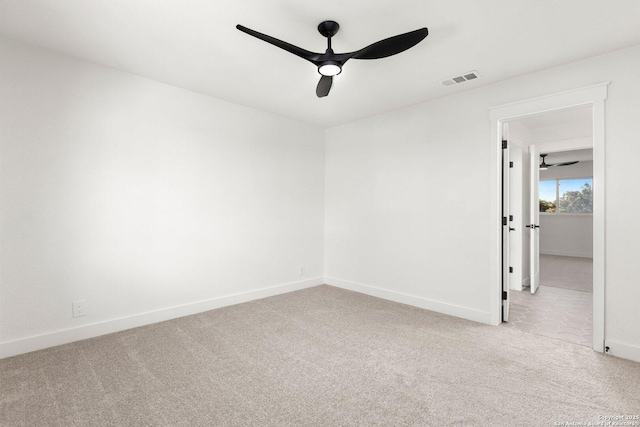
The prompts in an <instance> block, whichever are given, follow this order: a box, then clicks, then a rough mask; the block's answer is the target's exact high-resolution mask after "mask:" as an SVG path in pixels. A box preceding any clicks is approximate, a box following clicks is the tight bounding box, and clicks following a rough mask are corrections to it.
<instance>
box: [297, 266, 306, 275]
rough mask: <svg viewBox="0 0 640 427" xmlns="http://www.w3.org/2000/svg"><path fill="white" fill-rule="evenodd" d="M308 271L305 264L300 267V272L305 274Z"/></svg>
mask: <svg viewBox="0 0 640 427" xmlns="http://www.w3.org/2000/svg"><path fill="white" fill-rule="evenodd" d="M306 273H307V268H306V267H305V266H304V265H301V266H300V267H298V274H299V275H300V276H304V275H305V274H306Z"/></svg>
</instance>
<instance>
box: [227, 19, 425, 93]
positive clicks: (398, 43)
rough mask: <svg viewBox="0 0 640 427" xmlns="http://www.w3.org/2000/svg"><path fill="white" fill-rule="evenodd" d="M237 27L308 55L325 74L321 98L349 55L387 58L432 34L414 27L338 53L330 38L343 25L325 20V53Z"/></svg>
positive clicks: (304, 56)
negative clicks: (355, 48)
mask: <svg viewBox="0 0 640 427" xmlns="http://www.w3.org/2000/svg"><path fill="white" fill-rule="evenodd" d="M236 28H237V29H238V30H240V31H242V32H244V33H247V34H249V35H251V36H253V37H257V38H259V39H260V40H263V41H265V42H267V43H271V44H272V45H274V46H277V47H279V48H280V49H284V50H286V51H287V52H290V53H293V54H294V55H296V56H299V57H300V58H302V59H306V60H307V61H309V62H311V63H313V64H314V65H315V66H316V67H318V73H320V74H321V76H322V77H320V81H319V82H318V86H317V87H316V95H317V96H318V98H322V97H325V96H327V95H328V94H329V90H330V89H331V85H332V84H333V76H337V75H338V74H340V73H341V72H342V66H343V65H344V64H345V63H346V62H347V61H348V60H349V59H352V58H353V59H379V58H386V57H387V56H392V55H395V54H397V53H400V52H404V51H405V50H407V49H409V48H412V47H413V46H415V45H417V44H418V43H420V42H421V41H422V40H423V39H424V38H425V37H427V35H428V34H429V30H428V29H427V28H420V29H418V30H415V31H410V32H408V33H404V34H400V35H397V36H394V37H389V38H387V39H384V40H380V41H379V42H376V43H373V44H370V45H369V46H367V47H365V48H362V49H360V50H356V51H354V52H348V53H335V52H334V51H333V49H332V48H331V38H332V37H333V36H334V35H336V33H337V32H338V30H339V29H340V25H338V23H337V22H335V21H324V22H321V23H320V25H318V31H319V32H320V34H322V35H323V36H324V37H326V38H327V50H326V51H325V52H324V53H315V52H310V51H308V50H306V49H302V48H300V47H298V46H294V45H292V44H291V43H287V42H284V41H282V40H278V39H276V38H274V37H271V36H268V35H266V34H262V33H259V32H257V31H254V30H252V29H250V28H247V27H244V26H242V25H236Z"/></svg>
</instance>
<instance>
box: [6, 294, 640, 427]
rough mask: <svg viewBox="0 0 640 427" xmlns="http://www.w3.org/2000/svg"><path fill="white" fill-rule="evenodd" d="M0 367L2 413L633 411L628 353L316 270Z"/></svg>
mask: <svg viewBox="0 0 640 427" xmlns="http://www.w3.org/2000/svg"><path fill="white" fill-rule="evenodd" d="M0 373H1V380H2V388H1V390H2V391H1V402H2V407H1V415H0V417H1V418H0V423H1V424H2V425H4V426H21V425H25V426H65V427H66V426H446V425H456V426H518V425H526V426H553V425H554V422H556V421H557V422H567V421H571V422H588V421H592V422H595V421H598V416H606V415H618V414H638V413H639V412H640V364H639V363H635V362H630V361H625V360H622V359H616V358H614V357H607V356H603V355H600V354H597V353H594V352H593V351H592V350H590V349H588V348H585V347H582V346H579V345H575V344H571V343H566V342H563V341H558V340H554V339H549V338H545V337H541V336H537V335H533V334H529V333H526V332H522V331H518V330H515V329H511V328H500V327H492V326H485V325H481V324H478V323H474V322H470V321H465V320H461V319H457V318H453V317H448V316H445V315H439V314H436V313H432V312H428V311H424V310H420V309H417V308H412V307H408V306H404V305H400V304H396V303H391V302H387V301H383V300H380V299H376V298H372V297H368V296H364V295H361V294H357V293H353V292H348V291H344V290H340V289H336V288H332V287H329V286H320V287H316V288H311V289H308V290H304V291H299V292H293V293H290V294H286V295H281V296H277V297H272V298H267V299H264V300H260V301H255V302H251V303H246V304H241V305H237V306H232V307H227V308H223V309H219V310H214V311H210V312H207V313H203V314H199V315H196V316H191V317H186V318H182V319H177V320H173V321H168V322H164V323H160V324H157V325H152V326H147V327H143V328H138V329H133V330H129V331H125V332H120V333H117V334H112V335H108V336H104V337H99V338H95V339H91V340H87V341H83V342H78V343H74V344H69V345H65V346H60V347H57V348H53V349H48V350H44V351H40V352H35V353H31V354H27V355H22V356H18V357H14V358H10V359H5V360H2V361H0ZM556 425H558V424H556Z"/></svg>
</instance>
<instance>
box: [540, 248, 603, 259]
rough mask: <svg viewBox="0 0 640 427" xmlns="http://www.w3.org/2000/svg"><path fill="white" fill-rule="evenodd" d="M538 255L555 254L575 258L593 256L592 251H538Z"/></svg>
mask: <svg viewBox="0 0 640 427" xmlns="http://www.w3.org/2000/svg"><path fill="white" fill-rule="evenodd" d="M540 255H555V256H572V257H576V258H593V252H592V253H587V252H572V251H554V250H551V251H544V252H543V251H540Z"/></svg>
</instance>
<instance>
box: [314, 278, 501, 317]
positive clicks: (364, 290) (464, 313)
mask: <svg viewBox="0 0 640 427" xmlns="http://www.w3.org/2000/svg"><path fill="white" fill-rule="evenodd" d="M324 279H325V283H326V284H327V285H329V286H335V287H336V288H342V289H346V290H349V291H354V292H359V293H361V294H365V295H370V296H373V297H377V298H381V299H385V300H388V301H393V302H398V303H401V304H406V305H410V306H413V307H418V308H423V309H425V310H430V311H435V312H438V313H442V314H447V315H449V316H455V317H460V318H463V319H467V320H472V321H474V322H479V323H485V324H487V325H490V324H492V323H491V313H489V312H484V311H479V310H474V309H471V308H467V307H462V306H458V305H453V304H449V303H445V302H441V301H435V300H432V299H427V298H422V297H418V296H414V295H408V294H403V293H400V292H395V291H390V290H387V289H382V288H378V287H375V286H369V285H365V284H362V283H356V282H350V281H348V280H342V279H337V278H335V277H325V278H324Z"/></svg>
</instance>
